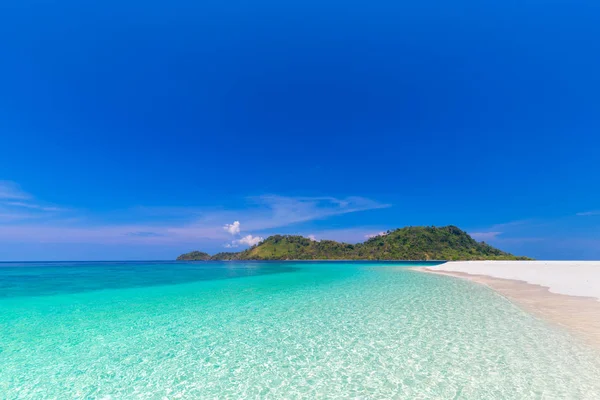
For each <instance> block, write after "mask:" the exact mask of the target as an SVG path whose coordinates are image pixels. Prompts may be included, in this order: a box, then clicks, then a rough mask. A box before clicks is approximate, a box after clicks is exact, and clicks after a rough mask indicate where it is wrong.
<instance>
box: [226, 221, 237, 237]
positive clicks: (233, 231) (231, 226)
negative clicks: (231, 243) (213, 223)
mask: <svg viewBox="0 0 600 400" xmlns="http://www.w3.org/2000/svg"><path fill="white" fill-rule="evenodd" d="M223 229H225V230H226V231H227V232H229V233H230V234H232V235H237V234H239V233H240V221H234V222H233V224H225V226H224V227H223Z"/></svg>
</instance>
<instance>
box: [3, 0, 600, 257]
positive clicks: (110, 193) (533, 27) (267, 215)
mask: <svg viewBox="0 0 600 400" xmlns="http://www.w3.org/2000/svg"><path fill="white" fill-rule="evenodd" d="M124 3H125V4H124ZM598 21H600V2H598V1H593V0H589V1H577V0H575V1H573V0H570V1H567V0H564V1H550V2H548V1H537V0H536V1H527V2H522V1H502V2H499V1H483V2H482V1H464V0H459V1H453V2H436V1H430V0H425V1H420V2H408V1H381V2H366V1H365V2H346V1H344V2H342V1H329V2H323V1H310V0H309V1H306V0H303V1H292V2H281V1H263V0H259V1H202V2H196V1H177V0H176V1H171V2H155V1H150V2H141V1H134V2H121V1H112V0H107V1H102V2H94V4H90V3H89V2H80V1H69V0H67V1H60V2H47V1H28V0H20V1H12V0H10V1H8V2H5V4H3V7H2V12H1V13H0V34H1V37H2V38H3V39H2V40H1V41H0V54H1V55H2V56H1V57H2V61H1V62H0V135H1V136H0V180H2V182H1V183H0V260H44V259H48V260H56V259H148V258H152V259H170V258H174V257H175V256H177V254H179V253H180V252H182V251H188V250H192V249H203V250H206V251H209V252H216V251H223V250H225V249H226V247H225V246H230V248H236V249H242V248H244V246H245V245H246V244H248V243H252V242H253V241H255V240H257V238H260V237H266V236H268V235H269V234H272V233H299V234H304V235H315V237H317V238H332V239H338V240H346V241H353V242H356V241H362V240H363V239H364V237H365V235H370V234H375V233H377V232H379V231H381V230H387V229H391V228H396V227H401V226H405V225H446V224H454V225H457V226H459V227H461V228H463V229H465V230H467V231H468V232H469V233H472V234H473V235H474V236H475V237H477V238H479V239H481V240H486V241H488V242H490V243H492V244H494V245H496V246H498V247H500V248H502V249H505V250H508V251H512V252H515V253H518V254H524V255H529V256H533V257H537V258H555V259H561V258H563V259H564V258H575V259H581V258H584V259H585V258H587V259H600V155H599V150H600V73H599V71H600V24H599V23H598ZM234 221H239V226H238V225H234V226H233V227H230V228H229V229H225V228H224V226H225V224H231V225H233V223H234ZM238 231H239V232H238ZM235 246H237V247H235Z"/></svg>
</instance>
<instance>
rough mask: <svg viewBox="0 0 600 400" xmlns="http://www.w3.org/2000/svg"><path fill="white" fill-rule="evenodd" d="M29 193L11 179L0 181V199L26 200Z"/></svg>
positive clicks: (28, 197)
mask: <svg viewBox="0 0 600 400" xmlns="http://www.w3.org/2000/svg"><path fill="white" fill-rule="evenodd" d="M30 198H31V195H30V194H28V193H26V192H24V191H23V190H22V189H21V187H20V186H19V185H17V184H16V183H15V182H13V181H0V200H6V199H9V200H27V199H30Z"/></svg>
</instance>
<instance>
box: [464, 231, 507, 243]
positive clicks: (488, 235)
mask: <svg viewBox="0 0 600 400" xmlns="http://www.w3.org/2000/svg"><path fill="white" fill-rule="evenodd" d="M501 234H502V232H471V233H469V235H471V237H472V238H473V239H475V240H479V241H482V240H483V241H486V240H493V239H496V238H497V237H498V236H500V235H501Z"/></svg>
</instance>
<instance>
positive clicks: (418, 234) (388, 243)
mask: <svg viewBox="0 0 600 400" xmlns="http://www.w3.org/2000/svg"><path fill="white" fill-rule="evenodd" d="M528 259H529V258H527V257H522V256H514V255H512V254H510V253H507V252H504V251H502V250H499V249H497V248H495V247H492V246H490V245H489V244H487V243H485V242H478V241H476V240H475V239H473V238H472V237H471V236H469V234H467V233H466V232H465V231H463V230H461V229H459V228H457V227H456V226H452V225H450V226H444V227H434V226H431V227H429V226H427V227H422V226H411V227H405V228H400V229H396V230H393V231H388V232H384V233H382V234H380V235H377V236H375V237H372V238H370V239H368V240H367V241H365V242H363V243H357V244H350V243H340V242H336V241H333V240H321V241H317V240H313V239H309V238H305V237H303V236H296V235H274V236H270V237H268V238H267V239H265V240H264V241H262V242H261V243H259V244H257V245H255V246H252V247H250V248H248V249H246V250H244V251H241V252H237V253H235V252H223V253H217V254H215V255H213V256H212V257H211V256H209V255H208V254H207V253H204V252H199V251H193V252H191V253H186V254H182V255H181V256H179V257H178V258H177V260H188V261H189V260H194V261H208V260H215V261H217V260H219V261H223V260H227V261H230V260H528Z"/></svg>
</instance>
